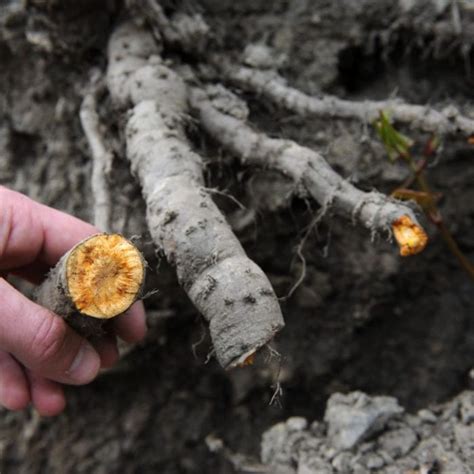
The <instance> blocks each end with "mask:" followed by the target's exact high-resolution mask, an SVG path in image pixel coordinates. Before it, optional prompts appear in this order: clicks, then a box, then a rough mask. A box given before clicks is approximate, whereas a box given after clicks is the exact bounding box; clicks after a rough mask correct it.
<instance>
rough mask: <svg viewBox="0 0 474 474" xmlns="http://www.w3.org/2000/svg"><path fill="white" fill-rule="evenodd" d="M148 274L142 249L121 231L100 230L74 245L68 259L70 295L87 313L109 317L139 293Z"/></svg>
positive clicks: (77, 305)
mask: <svg viewBox="0 0 474 474" xmlns="http://www.w3.org/2000/svg"><path fill="white" fill-rule="evenodd" d="M144 276H145V263H144V260H143V258H142V256H141V253H140V251H139V250H138V249H137V248H136V247H135V246H134V245H133V244H131V243H130V242H129V241H128V240H127V239H125V238H124V237H122V236H121V235H118V234H98V235H94V236H92V237H90V238H89V239H87V240H84V241H82V242H81V243H79V244H78V245H77V246H76V247H75V248H73V249H72V250H71V252H70V254H69V256H68V258H67V261H66V281H67V286H68V291H69V295H70V297H71V300H72V302H73V304H74V305H75V307H76V308H77V310H78V311H79V312H81V313H82V314H85V315H87V316H92V317H93V318H99V319H109V318H113V317H114V316H117V315H119V314H121V313H123V312H124V311H126V310H127V309H128V308H129V307H130V306H131V305H132V304H133V303H134V302H135V300H136V299H137V298H138V297H139V293H140V291H141V288H142V284H143V280H144Z"/></svg>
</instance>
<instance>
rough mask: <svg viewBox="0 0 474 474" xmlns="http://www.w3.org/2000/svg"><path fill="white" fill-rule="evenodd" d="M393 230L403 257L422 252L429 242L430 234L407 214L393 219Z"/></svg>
mask: <svg viewBox="0 0 474 474" xmlns="http://www.w3.org/2000/svg"><path fill="white" fill-rule="evenodd" d="M392 230H393V233H394V235H395V239H396V240H397V242H398V245H399V246H400V255H401V256H402V257H407V256H409V255H415V254H417V253H419V252H421V251H422V250H423V249H424V248H425V247H426V244H427V243H428V236H427V235H426V233H425V231H424V230H423V229H422V228H421V227H420V226H419V225H417V224H415V223H414V222H413V221H412V220H411V219H410V218H409V217H408V216H406V215H404V216H401V217H399V218H398V219H397V220H395V221H393V223H392Z"/></svg>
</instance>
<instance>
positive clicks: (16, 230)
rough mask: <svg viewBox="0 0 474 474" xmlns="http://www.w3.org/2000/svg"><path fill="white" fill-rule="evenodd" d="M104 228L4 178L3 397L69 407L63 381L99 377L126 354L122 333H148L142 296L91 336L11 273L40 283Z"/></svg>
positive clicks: (49, 411) (0, 246)
mask: <svg viewBox="0 0 474 474" xmlns="http://www.w3.org/2000/svg"><path fill="white" fill-rule="evenodd" d="M97 232H98V230H97V229H96V228H95V227H94V226H92V225H90V224H87V223H86V222H83V221H81V220H79V219H77V218H75V217H72V216H70V215H68V214H65V213H63V212H60V211H57V210H55V209H52V208H49V207H47V206H44V205H42V204H39V203H37V202H35V201H33V200H31V199H29V198H28V197H26V196H24V195H22V194H20V193H17V192H14V191H11V190H9V189H7V188H4V187H2V186H0V405H1V406H3V407H5V408H7V409H10V410H22V409H24V408H26V407H27V406H28V405H29V404H32V405H33V406H34V407H35V409H36V410H37V411H38V412H39V414H40V415H42V416H54V415H57V414H59V413H61V412H62V411H63V410H64V408H65V405H66V399H65V395H64V388H63V385H83V384H87V383H89V382H91V381H92V380H93V379H94V378H95V377H96V376H97V374H98V373H99V370H100V369H101V368H105V367H111V366H112V365H113V364H114V363H115V362H116V361H117V359H118V351H117V337H119V338H121V339H123V340H124V341H126V342H130V343H132V342H138V341H139V340H141V339H142V338H143V337H144V336H145V332H146V324H145V312H144V309H143V305H142V303H141V302H138V303H135V304H134V305H133V306H132V307H131V308H130V310H129V311H127V312H126V313H124V314H123V315H121V316H118V317H117V318H114V319H113V321H112V322H110V323H109V324H110V326H109V328H108V331H107V335H106V336H104V337H102V338H101V339H100V340H99V341H98V342H95V343H94V346H92V345H91V343H89V342H87V341H86V340H85V339H83V338H82V337H80V336H79V335H78V334H77V333H75V332H74V331H73V330H72V329H71V328H70V327H69V326H68V325H67V324H66V323H65V322H64V320H63V319H62V318H61V317H59V316H58V315H55V314H54V313H52V312H50V311H49V310H47V309H45V308H43V307H41V306H39V305H37V304H36V303H34V302H32V301H30V300H29V299H28V298H26V297H25V296H24V295H23V294H21V293H20V292H19V291H17V290H16V289H15V288H13V286H11V285H10V284H9V283H8V281H7V280H6V277H7V276H8V274H14V275H18V276H20V277H22V278H25V279H27V280H29V281H31V282H33V283H39V282H40V281H41V279H42V278H43V277H44V275H45V273H46V272H47V270H48V268H50V267H52V266H54V265H55V264H56V262H57V261H58V260H59V258H60V257H61V256H62V255H63V254H64V253H66V252H67V251H68V250H69V249H70V248H72V247H73V246H74V245H75V244H77V243H78V242H80V241H81V240H83V239H84V238H86V237H87V236H89V235H92V234H95V233H97Z"/></svg>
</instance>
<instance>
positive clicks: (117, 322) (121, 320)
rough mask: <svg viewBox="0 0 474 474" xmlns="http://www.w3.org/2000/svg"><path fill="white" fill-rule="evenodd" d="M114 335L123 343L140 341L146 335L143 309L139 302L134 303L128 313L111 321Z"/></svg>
mask: <svg viewBox="0 0 474 474" xmlns="http://www.w3.org/2000/svg"><path fill="white" fill-rule="evenodd" d="M113 327H114V330H115V333H116V334H117V336H118V337H120V339H122V340H123V341H125V342H128V343H133V342H139V341H141V340H142V339H143V338H144V337H145V335H146V330H147V327H146V316H145V307H144V306H143V303H142V302H141V301H137V302H136V303H134V304H133V305H132V306H131V307H130V309H129V310H128V311H126V312H125V313H123V314H121V315H120V316H117V317H116V318H115V319H114V321H113Z"/></svg>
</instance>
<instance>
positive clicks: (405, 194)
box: [374, 111, 474, 279]
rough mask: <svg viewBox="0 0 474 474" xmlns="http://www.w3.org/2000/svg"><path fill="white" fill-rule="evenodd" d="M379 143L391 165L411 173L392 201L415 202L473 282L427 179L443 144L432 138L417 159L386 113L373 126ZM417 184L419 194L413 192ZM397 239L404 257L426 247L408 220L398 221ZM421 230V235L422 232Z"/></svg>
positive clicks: (473, 272)
mask: <svg viewBox="0 0 474 474" xmlns="http://www.w3.org/2000/svg"><path fill="white" fill-rule="evenodd" d="M374 127H375V130H376V131H377V133H378V135H379V137H380V140H381V141H382V143H383V145H384V146H385V149H386V150H387V155H388V157H389V159H390V161H392V163H393V162H395V161H396V160H400V159H401V160H403V161H404V162H405V163H406V164H407V166H408V167H409V168H410V170H411V171H412V174H411V176H410V177H409V178H408V179H407V180H406V181H405V182H404V183H403V184H402V185H401V186H400V187H399V188H397V189H395V190H394V191H393V192H392V197H394V198H396V199H400V200H413V201H415V202H417V203H418V205H419V206H420V207H421V208H422V209H423V211H424V212H425V214H426V216H427V217H428V219H429V220H430V221H431V222H432V223H433V224H434V225H435V226H436V227H437V228H438V231H439V232H440V234H441V237H442V238H443V240H444V241H445V242H446V245H447V246H448V247H449V249H450V251H451V252H452V254H453V255H454V256H455V257H456V258H457V260H458V262H459V264H460V265H461V267H462V268H463V269H464V270H465V271H466V273H467V274H468V275H469V276H470V278H471V279H474V267H473V265H472V264H471V262H470V261H469V260H468V259H467V258H466V256H465V255H464V254H463V253H462V251H461V249H460V248H459V246H458V244H457V242H456V241H455V240H454V237H453V236H452V235H451V232H450V231H449V229H448V227H447V226H446V223H445V222H444V220H443V217H442V215H441V212H440V210H439V208H438V201H439V199H440V198H441V195H440V193H436V192H433V191H432V189H431V186H430V185H429V183H428V179H427V177H426V173H425V168H426V166H427V163H428V161H429V159H430V158H432V157H433V156H434V155H435V154H436V152H437V151H438V149H439V145H440V140H439V137H437V136H436V135H433V136H431V137H430V138H429V139H428V141H427V142H426V144H425V146H424V148H423V151H422V153H421V156H420V157H418V158H415V156H414V155H413V152H412V147H413V144H414V143H413V141H412V140H411V139H410V138H408V137H406V136H405V135H402V134H401V133H400V132H398V131H397V130H396V129H395V128H394V126H393V125H392V123H391V121H390V117H389V115H388V113H387V112H384V111H381V112H380V115H379V118H378V119H377V120H376V121H375V123H374ZM413 184H416V185H417V186H418V188H419V189H418V190H414V189H411V186H412V185H413ZM392 229H393V233H394V235H395V239H396V240H397V242H398V243H399V244H400V253H401V255H404V256H405V255H412V254H413V253H418V252H420V251H421V250H423V248H424V247H425V245H426V243H427V240H428V239H427V237H426V234H424V232H423V231H422V230H421V229H418V226H416V225H415V226H414V227H413V226H412V224H411V222H410V219H408V220H407V219H405V216H403V217H401V218H399V219H397V221H395V222H394V223H393V225H392ZM419 230H421V232H422V233H420V232H419Z"/></svg>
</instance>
